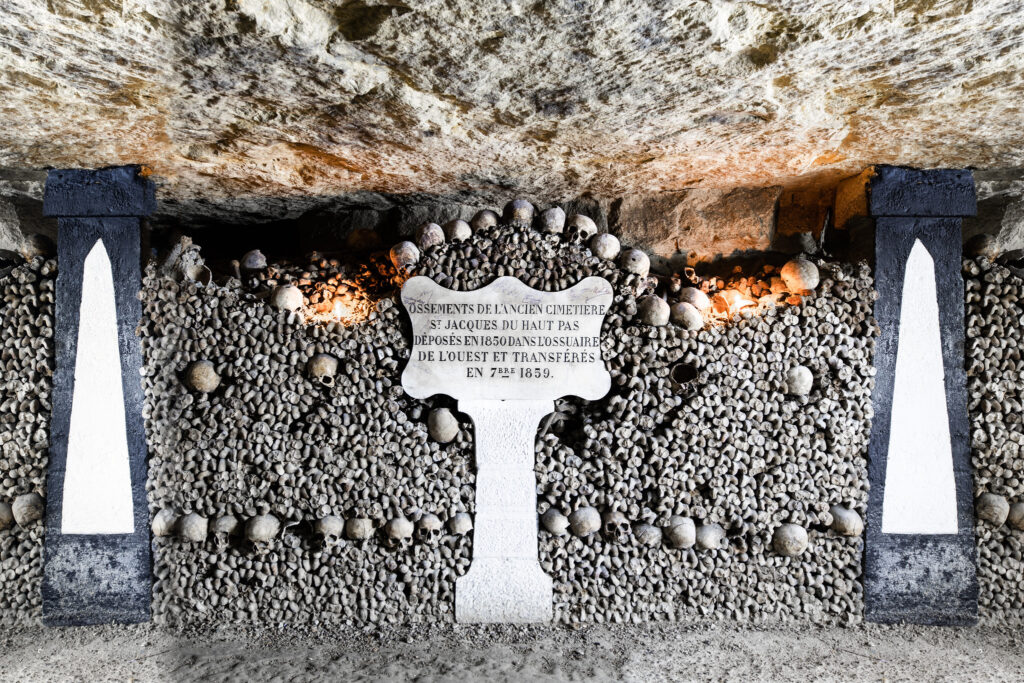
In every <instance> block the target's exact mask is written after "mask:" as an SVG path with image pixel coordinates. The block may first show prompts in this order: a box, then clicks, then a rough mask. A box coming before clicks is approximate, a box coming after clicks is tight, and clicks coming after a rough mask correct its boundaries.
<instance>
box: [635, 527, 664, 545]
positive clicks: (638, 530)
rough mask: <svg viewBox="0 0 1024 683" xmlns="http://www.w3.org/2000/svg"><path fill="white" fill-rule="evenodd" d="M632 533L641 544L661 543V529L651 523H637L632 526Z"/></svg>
mask: <svg viewBox="0 0 1024 683" xmlns="http://www.w3.org/2000/svg"><path fill="white" fill-rule="evenodd" d="M633 535H634V536H636V540H637V541H639V542H640V544H641V545H650V546H658V545H661V529H659V528H658V527H656V526H654V525H653V524H637V525H636V526H635V527H633Z"/></svg>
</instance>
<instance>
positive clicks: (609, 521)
mask: <svg viewBox="0 0 1024 683" xmlns="http://www.w3.org/2000/svg"><path fill="white" fill-rule="evenodd" d="M601 522H602V523H601V533H602V534H604V537H605V539H606V540H608V541H614V542H616V543H623V542H625V540H626V539H627V538H629V522H628V521H627V520H626V516H625V515H624V514H622V513H621V512H619V511H618V510H610V511H609V512H606V513H604V515H603V517H602V520H601Z"/></svg>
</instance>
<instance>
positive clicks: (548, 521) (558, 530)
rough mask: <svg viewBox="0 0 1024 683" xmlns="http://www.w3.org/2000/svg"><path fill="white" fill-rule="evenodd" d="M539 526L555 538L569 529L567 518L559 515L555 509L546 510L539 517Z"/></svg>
mask: <svg viewBox="0 0 1024 683" xmlns="http://www.w3.org/2000/svg"><path fill="white" fill-rule="evenodd" d="M540 524H541V526H542V527H544V529H545V530H546V531H547V532H548V533H549V534H554V535H555V536H562V535H564V534H565V532H566V530H567V529H568V528H569V518H568V517H566V516H565V515H563V514H562V513H561V511H560V510H557V509H556V508H548V509H547V511H546V512H545V513H544V514H543V515H541V516H540Z"/></svg>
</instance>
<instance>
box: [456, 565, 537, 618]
mask: <svg viewBox="0 0 1024 683" xmlns="http://www.w3.org/2000/svg"><path fill="white" fill-rule="evenodd" d="M553 597H554V593H553V590H552V584H551V577H550V576H548V575H547V574H545V573H544V571H543V570H542V569H541V568H540V564H539V563H538V562H537V560H535V559H533V560H528V559H519V558H497V557H480V558H476V559H474V560H473V564H472V566H470V568H469V571H468V572H466V575H465V576H463V577H461V578H459V579H458V580H456V582H455V621H457V622H458V623H460V624H530V623H537V622H548V621H551V615H552V606H551V605H552V599H553Z"/></svg>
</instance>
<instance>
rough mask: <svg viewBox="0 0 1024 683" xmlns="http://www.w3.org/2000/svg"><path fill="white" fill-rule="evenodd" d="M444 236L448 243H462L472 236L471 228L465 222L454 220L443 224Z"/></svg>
mask: <svg viewBox="0 0 1024 683" xmlns="http://www.w3.org/2000/svg"><path fill="white" fill-rule="evenodd" d="M444 236H445V237H446V238H448V241H449V242H464V241H465V240H468V239H469V238H470V237H472V236H473V228H471V227H470V225H469V223H467V222H466V221H464V220H460V219H458V218H456V219H455V220H451V221H448V222H447V223H445V224H444Z"/></svg>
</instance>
